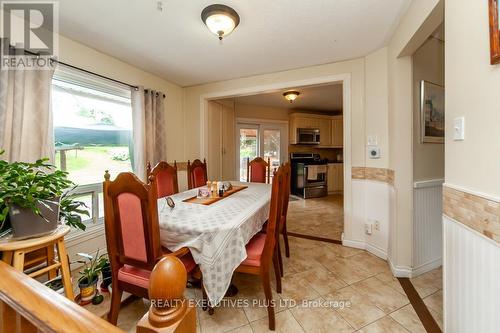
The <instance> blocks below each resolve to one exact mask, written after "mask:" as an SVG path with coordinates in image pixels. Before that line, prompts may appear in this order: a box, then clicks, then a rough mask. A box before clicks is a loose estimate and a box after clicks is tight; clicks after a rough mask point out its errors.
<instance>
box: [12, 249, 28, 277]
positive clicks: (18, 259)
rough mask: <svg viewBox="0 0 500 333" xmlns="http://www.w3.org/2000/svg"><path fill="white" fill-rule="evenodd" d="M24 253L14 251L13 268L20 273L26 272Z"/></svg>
mask: <svg viewBox="0 0 500 333" xmlns="http://www.w3.org/2000/svg"><path fill="white" fill-rule="evenodd" d="M24 254H25V253H24V251H14V258H13V262H12V266H13V267H14V268H15V269H17V270H18V271H20V272H23V271H24Z"/></svg>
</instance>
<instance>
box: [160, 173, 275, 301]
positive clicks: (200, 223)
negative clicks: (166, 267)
mask: <svg viewBox="0 0 500 333" xmlns="http://www.w3.org/2000/svg"><path fill="white" fill-rule="evenodd" d="M231 184H232V185H233V186H235V187H236V186H246V188H244V189H242V190H240V191H238V192H236V193H233V194H232V195H230V196H227V197H224V198H221V199H220V200H218V201H216V202H213V203H211V204H208V205H205V204H200V203H198V202H196V203H195V202H189V199H190V198H193V197H196V195H197V193H198V189H196V188H195V189H192V190H187V191H184V192H180V193H177V194H174V195H172V196H170V198H171V199H172V200H173V201H174V204H175V206H174V207H170V206H169V205H168V203H167V200H166V198H160V199H158V217H159V224H160V239H161V243H162V245H163V246H164V247H166V248H168V249H169V250H170V251H176V250H178V249H180V248H182V247H187V248H189V249H190V251H191V254H192V256H193V259H194V261H195V262H196V263H197V264H198V266H199V268H200V270H201V273H202V276H203V279H202V281H203V286H204V287H205V291H206V295H207V298H208V301H209V303H210V305H211V306H216V305H217V304H219V303H220V301H221V300H222V298H223V297H224V295H225V294H226V291H227V290H228V288H229V286H230V285H231V279H232V276H233V273H234V270H235V269H236V268H237V267H238V266H239V265H240V264H241V263H242V262H243V261H244V260H245V259H246V257H247V252H246V245H247V244H248V242H249V241H250V239H251V238H252V237H253V236H254V235H255V234H257V233H258V232H259V231H260V230H261V229H262V226H263V225H264V223H265V222H266V221H267V219H268V216H269V206H270V202H271V185H269V184H261V183H242V182H231Z"/></svg>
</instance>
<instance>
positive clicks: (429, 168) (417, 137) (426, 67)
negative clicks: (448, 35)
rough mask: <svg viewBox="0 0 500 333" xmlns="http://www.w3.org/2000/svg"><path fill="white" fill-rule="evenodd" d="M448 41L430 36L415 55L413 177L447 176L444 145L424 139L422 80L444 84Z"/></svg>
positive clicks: (415, 178) (421, 178)
mask: <svg viewBox="0 0 500 333" xmlns="http://www.w3.org/2000/svg"><path fill="white" fill-rule="evenodd" d="M444 46H445V45H444V42H443V41H441V40H438V39H436V38H429V39H428V40H427V41H426V42H425V43H424V44H423V45H422V46H421V47H420V48H419V49H418V50H417V51H416V52H415V53H414V54H413V57H412V59H413V180H415V181H418V180H426V179H443V178H444V144H440V143H422V142H421V134H420V132H421V125H420V123H421V121H420V119H421V112H420V100H421V98H420V82H421V81H422V80H425V81H428V82H432V83H434V84H438V85H441V86H444Z"/></svg>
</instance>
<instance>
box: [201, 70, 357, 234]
mask: <svg viewBox="0 0 500 333" xmlns="http://www.w3.org/2000/svg"><path fill="white" fill-rule="evenodd" d="M292 88H293V89H294V90H298V91H299V92H300V95H299V98H297V99H296V100H295V101H294V102H293V103H290V102H289V101H288V100H286V99H285V98H284V97H283V93H284V91H287V90H288V89H292ZM349 90H350V86H349V78H348V76H346V77H344V79H343V80H334V81H333V82H326V83H321V84H309V85H293V86H284V87H283V88H281V89H265V90H264V91H259V90H257V91H256V92H255V93H249V92H248V91H247V92H245V93H242V94H237V93H234V94H231V96H229V97H228V96H224V97H222V96H221V97H218V98H217V97H212V96H211V97H210V98H207V101H206V103H207V105H208V107H207V108H206V111H208V112H207V114H206V119H207V120H208V122H207V123H208V124H209V126H208V128H206V129H205V130H206V131H207V132H205V133H206V135H207V136H208V138H207V141H206V142H208V146H207V147H206V151H207V152H208V154H207V157H208V158H207V160H208V162H209V163H208V165H209V168H208V172H209V177H210V178H212V179H223V180H237V181H247V179H248V178H247V170H248V163H249V161H251V160H253V159H254V158H256V157H261V158H263V159H264V160H265V161H266V162H267V161H269V165H270V174H271V179H270V180H271V181H272V173H273V171H274V170H276V169H277V168H278V167H279V166H280V165H281V164H283V163H284V162H287V161H290V162H291V166H292V177H291V188H292V191H291V194H292V197H291V202H290V206H289V219H288V220H287V229H288V230H289V232H290V233H292V234H294V235H298V236H304V237H307V238H322V239H327V240H331V241H334V242H337V243H341V240H342V234H343V232H344V229H345V228H344V226H345V225H347V224H348V223H346V221H348V220H349V212H350V205H351V198H350V185H351V184H350V183H351V182H350V179H351V176H350V169H351V168H350V156H349V155H350V154H349V152H350V149H349V147H350V141H349V140H350V134H349V132H350V131H349V127H348V124H349V123H350V119H349V117H350V112H349V105H350V103H349V98H350V96H349V95H350V93H349ZM220 110H222V112H221V111H220ZM225 119H226V120H225ZM230 122H232V124H233V125H232V126H231V125H230ZM344 129H346V130H344ZM308 133H314V135H312V136H308V135H307V134H308ZM310 137H311V138H310ZM231 154H232V156H231ZM217 160H219V161H222V162H221V163H219V162H217ZM231 161H232V170H231V171H228V168H229V169H230V168H231V163H230V162H231ZM227 162H229V164H228V165H227V166H225V165H226V163H227ZM210 166H212V167H210ZM228 177H229V178H228ZM344 198H346V200H344Z"/></svg>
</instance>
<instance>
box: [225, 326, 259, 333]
mask: <svg viewBox="0 0 500 333" xmlns="http://www.w3.org/2000/svg"><path fill="white" fill-rule="evenodd" d="M228 333H253V330H252V327H251V326H250V325H245V326H241V327H238V328H235V329H234V330H231V331H228Z"/></svg>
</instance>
